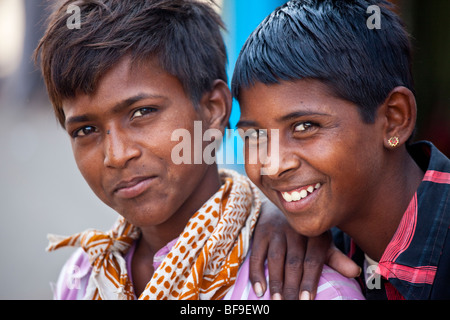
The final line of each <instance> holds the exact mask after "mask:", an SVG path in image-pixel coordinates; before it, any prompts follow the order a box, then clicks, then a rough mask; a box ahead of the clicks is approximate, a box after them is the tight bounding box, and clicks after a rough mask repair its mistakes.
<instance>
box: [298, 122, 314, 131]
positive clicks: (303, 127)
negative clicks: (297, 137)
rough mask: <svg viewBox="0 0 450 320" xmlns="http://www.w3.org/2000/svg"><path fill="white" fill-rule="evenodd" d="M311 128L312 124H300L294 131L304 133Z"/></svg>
mask: <svg viewBox="0 0 450 320" xmlns="http://www.w3.org/2000/svg"><path fill="white" fill-rule="evenodd" d="M312 126H313V124H312V123H311V122H301V123H299V124H297V125H296V126H295V128H294V131H296V132H305V131H308V130H309V129H311V127H312Z"/></svg>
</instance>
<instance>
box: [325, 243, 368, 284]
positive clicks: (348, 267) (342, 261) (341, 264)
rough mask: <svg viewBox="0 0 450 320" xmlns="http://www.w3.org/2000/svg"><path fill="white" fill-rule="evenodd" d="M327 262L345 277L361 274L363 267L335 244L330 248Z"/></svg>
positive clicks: (354, 276)
mask: <svg viewBox="0 0 450 320" xmlns="http://www.w3.org/2000/svg"><path fill="white" fill-rule="evenodd" d="M329 252H330V254H329V257H328V261H327V264H328V265H329V266H330V267H331V268H332V269H334V270H336V271H337V272H339V273H340V274H342V275H343V276H344V277H347V278H356V277H358V276H359V275H360V274H361V268H360V267H359V266H358V265H357V264H356V263H355V262H354V261H353V260H352V259H351V258H349V257H348V256H346V255H345V254H344V253H342V252H341V251H340V250H339V249H338V248H336V247H335V246H333V247H332V248H331V249H330V251H329Z"/></svg>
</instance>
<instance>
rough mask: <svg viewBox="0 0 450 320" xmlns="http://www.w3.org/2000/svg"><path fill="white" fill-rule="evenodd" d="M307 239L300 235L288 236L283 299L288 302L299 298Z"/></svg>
mask: <svg viewBox="0 0 450 320" xmlns="http://www.w3.org/2000/svg"><path fill="white" fill-rule="evenodd" d="M306 240H307V238H306V237H303V236H301V235H299V234H296V233H295V234H291V235H287V241H288V244H287V252H286V262H285V263H286V264H285V269H284V284H283V297H284V298H285V299H286V300H297V299H298V298H299V291H300V281H301V279H302V275H303V260H304V257H305V251H306V243H307V241H306Z"/></svg>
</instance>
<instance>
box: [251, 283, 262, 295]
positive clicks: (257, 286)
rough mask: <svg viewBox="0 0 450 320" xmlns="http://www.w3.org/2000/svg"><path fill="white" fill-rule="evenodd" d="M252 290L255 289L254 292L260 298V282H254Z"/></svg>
mask: <svg viewBox="0 0 450 320" xmlns="http://www.w3.org/2000/svg"><path fill="white" fill-rule="evenodd" d="M253 290H254V291H255V294H256V296H257V297H258V298H261V297H262V296H263V295H264V292H263V288H262V285H261V283H259V282H256V283H255V285H254V286H253Z"/></svg>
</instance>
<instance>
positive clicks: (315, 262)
mask: <svg viewBox="0 0 450 320" xmlns="http://www.w3.org/2000/svg"><path fill="white" fill-rule="evenodd" d="M330 242H331V239H330V237H329V235H328V234H323V235H321V236H319V237H314V238H309V239H308V243H307V249H306V255H305V259H304V261H303V277H302V282H301V285H300V299H307V300H314V298H315V296H316V293H317V287H318V285H319V280H320V276H321V274H322V269H323V265H324V264H325V261H326V260H327V257H328V252H329V251H328V250H329V247H330Z"/></svg>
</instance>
